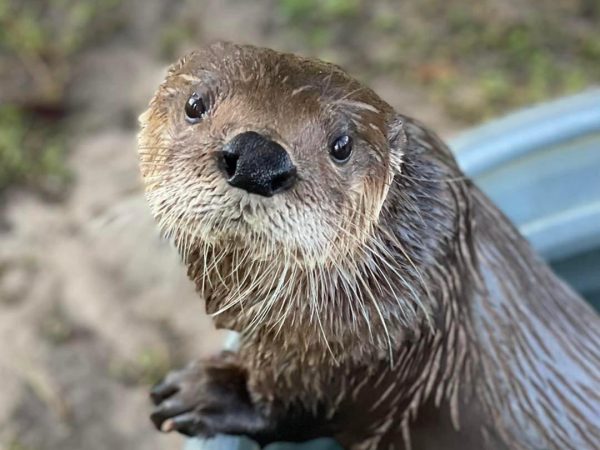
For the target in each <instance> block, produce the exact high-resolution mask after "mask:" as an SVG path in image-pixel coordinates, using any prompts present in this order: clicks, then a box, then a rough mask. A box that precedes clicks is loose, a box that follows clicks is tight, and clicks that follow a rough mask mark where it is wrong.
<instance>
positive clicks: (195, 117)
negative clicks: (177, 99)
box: [185, 93, 208, 123]
mask: <svg viewBox="0 0 600 450" xmlns="http://www.w3.org/2000/svg"><path fill="white" fill-rule="evenodd" d="M207 111H208V108H207V107H206V103H205V102H204V100H203V99H202V97H201V96H200V95H198V94H196V93H194V94H192V96H191V97H190V98H188V101H187V102H186V103H185V118H186V119H187V121H188V122H189V123H198V122H200V119H202V118H203V117H204V116H205V115H206V113H207Z"/></svg>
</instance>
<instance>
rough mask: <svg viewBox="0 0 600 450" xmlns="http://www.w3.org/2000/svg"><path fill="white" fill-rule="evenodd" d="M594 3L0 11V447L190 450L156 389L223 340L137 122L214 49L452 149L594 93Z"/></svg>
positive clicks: (223, 2)
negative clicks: (290, 62)
mask: <svg viewBox="0 0 600 450" xmlns="http://www.w3.org/2000/svg"><path fill="white" fill-rule="evenodd" d="M599 23H600V1H598V0H481V1H478V2H472V1H469V0H462V1H459V0H405V1H392V0H389V1H385V0H378V1H367V0H322V1H317V0H264V1H242V0H195V1H191V0H172V1H160V0H122V1H119V0H105V1H100V0H97V1H91V0H90V1H74V0H46V1H42V0H37V1H36V0H0V383H1V384H0V449H1V450H44V449H61V450H81V449H86V450H100V449H111V450H121V449H131V448H143V449H148V450H153V449H179V448H181V445H182V440H181V438H180V437H178V436H163V435H159V434H158V433H156V432H154V431H153V429H152V427H151V426H150V422H149V420H148V417H147V416H148V413H149V411H150V405H149V402H148V400H147V390H148V387H149V386H150V385H151V384H152V383H154V382H155V381H157V380H158V379H159V378H160V377H161V376H162V375H163V374H164V373H165V371H166V370H168V368H170V367H173V366H179V365H181V364H183V363H184V362H186V361H188V360H190V359H193V358H197V357H198V356H200V355H203V354H207V353H210V352H211V351H213V350H214V349H215V348H216V347H218V346H219V345H220V342H221V339H222V335H221V334H219V333H217V332H215V331H214V330H213V329H212V328H211V326H210V323H209V321H208V320H207V319H206V318H205V316H204V312H203V305H202V303H201V302H200V301H199V300H198V299H197V298H196V297H195V295H194V293H193V289H192V288H191V286H190V284H189V283H188V282H187V280H186V279H185V276H184V270H183V269H182V268H181V267H179V266H178V263H177V257H176V255H174V254H173V252H172V250H171V249H170V247H169V246H168V245H166V244H164V243H162V242H161V241H160V240H159V239H158V237H157V235H156V231H155V227H154V224H153V223H152V220H151V219H150V217H149V215H148V212H147V210H146V207H145V204H144V201H143V198H142V196H141V194H140V182H139V176H138V170H137V158H136V145H135V135H136V131H137V116H138V115H139V114H140V113H141V112H142V111H143V110H144V109H145V107H146V105H147V103H148V100H149V99H150V97H151V95H152V93H153V91H154V90H155V88H156V87H157V85H158V83H159V82H160V81H161V79H162V77H163V76H164V74H165V69H166V66H167V65H168V64H170V63H172V62H174V61H175V60H176V59H177V58H179V57H180V56H182V55H183V54H184V53H185V52H187V51H188V50H190V49H193V48H195V47H198V46H200V45H203V44H205V43H207V42H210V41H212V40H215V39H219V38H221V39H223V38H224V39H228V40H233V41H239V42H246V43H253V44H257V45H263V46H269V47H273V48H275V49H279V50H286V51H293V52H298V53H302V54H304V55H309V56H316V57H319V58H322V59H325V60H329V61H332V62H335V63H337V64H340V65H342V66H343V67H345V68H346V69H347V70H348V71H350V72H351V73H352V74H354V75H356V76H357V77H358V78H359V79H361V80H363V81H365V82H366V83H368V84H369V85H370V86H371V87H373V88H374V89H375V90H376V91H377V92H378V93H379V94H380V95H381V96H383V97H384V98H385V99H386V100H387V101H388V102H389V103H391V104H392V105H393V106H395V107H396V108H397V109H398V110H399V111H401V112H403V113H405V114H408V115H411V116H415V117H417V118H419V119H421V120H422V121H424V122H425V123H427V124H428V125H429V126H431V127H433V128H434V129H435V130H437V131H438V132H439V133H440V134H441V135H442V136H443V137H445V138H448V137H451V136H452V135H455V134H457V133H459V132H460V131H461V130H463V129H465V128H467V127H469V126H472V125H474V124H477V123H480V122H482V121H485V120H487V119H489V118H492V117H495V116H498V115H502V114H503V113H506V112H508V111H511V110H513V109H517V108H519V107H522V106H525V105H529V104H533V103H538V102H541V101H544V100H547V99H550V98H555V97H559V96H562V95H565V94H569V93H575V92H579V91H582V90H584V89H586V88H587V87H590V86H594V85H598V84H600V26H599Z"/></svg>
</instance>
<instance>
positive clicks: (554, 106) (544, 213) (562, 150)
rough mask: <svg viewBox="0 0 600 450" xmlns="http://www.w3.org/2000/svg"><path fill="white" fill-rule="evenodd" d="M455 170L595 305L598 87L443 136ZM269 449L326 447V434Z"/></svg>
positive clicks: (226, 445)
mask: <svg viewBox="0 0 600 450" xmlns="http://www.w3.org/2000/svg"><path fill="white" fill-rule="evenodd" d="M450 146H451V147H452V149H453V150H454V152H455V154H456V157H457V159H458V161H459V163H460V165H461V167H462V168H463V170H464V171H465V172H466V173H467V174H468V175H469V176H471V177H472V178H473V179H474V180H475V181H476V183H477V184H478V185H479V186H480V187H481V188H482V189H483V190H484V191H485V192H486V193H487V194H488V195H489V196H490V197H491V198H492V199H493V200H494V202H495V203H496V204H497V205H498V206H499V207H500V208H501V209H502V210H503V211H504V212H505V213H506V214H507V215H508V216H509V217H510V218H511V220H512V221H513V222H514V223H515V224H517V226H518V227H519V229H520V230H521V232H522V233H523V234H524V235H525V236H526V237H527V238H528V239H529V241H530V242H531V243H532V244H533V246H534V247H535V248H536V249H537V250H538V252H539V253H540V254H541V255H542V256H543V257H544V258H546V259H547V260H548V261H549V262H550V264H551V265H552V266H553V267H554V269H555V270H556V272H557V273H558V274H559V275H560V276H562V277H563V278H564V279H565V280H567V281H568V282H569V283H571V285H572V286H573V287H575V289H577V290H578V291H579V292H580V293H581V294H582V295H583V296H584V297H585V298H586V299H587V300H588V301H590V302H591V303H592V304H593V305H594V306H595V307H596V309H600V89H597V90H591V91H588V92H584V93H583V94H579V95H575V96H572V97H567V98H564V99H561V100H557V101H554V102H550V103H546V104H543V105H540V106H536V107H533V108H529V109H526V110H523V111H520V112H517V113H514V114H511V115H509V116H507V117H505V118H503V119H498V120H495V121H492V122H489V123H488V124H485V125H482V126H480V127H477V128H475V129H473V130H471V131H467V132H466V133H464V134H463V135H461V136H459V137H458V138H457V139H455V140H453V141H452V142H451V143H450ZM257 448H258V447H257V446H256V445H254V444H253V443H252V442H251V441H249V440H247V439H241V438H234V437H229V436H223V437H218V438H216V439H210V440H199V439H190V440H188V441H187V443H186V446H185V450H254V449H257ZM268 448H269V449H270V450H293V449H296V450H299V449H303V450H334V449H336V450H337V449H340V447H339V446H338V445H336V444H335V443H334V442H333V441H331V440H326V439H321V440H318V441H313V442H309V443H305V444H302V445H292V444H273V445H270V446H269V447H268Z"/></svg>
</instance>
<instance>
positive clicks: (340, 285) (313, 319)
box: [139, 43, 600, 450]
mask: <svg viewBox="0 0 600 450" xmlns="http://www.w3.org/2000/svg"><path fill="white" fill-rule="evenodd" d="M199 89H200V90H202V89H206V90H208V91H209V94H207V95H209V96H210V98H211V111H210V113H209V115H208V117H207V118H206V120H205V121H204V122H203V123H201V124H198V125H195V126H190V125H189V124H187V123H186V122H185V120H183V107H182V105H183V104H184V103H185V100H186V99H187V96H189V95H190V94H191V93H192V92H194V91H196V90H199ZM347 129H350V131H351V132H352V133H353V134H354V136H356V144H355V150H354V153H353V157H352V159H351V161H350V163H349V164H348V165H347V166H345V167H337V166H335V164H334V163H332V161H331V160H330V159H329V158H328V156H327V143H328V139H330V138H331V136H333V135H335V133H339V132H340V131H341V130H347ZM247 130H254V131H259V132H262V133H264V134H266V135H268V136H269V137H271V138H272V139H275V140H277V141H278V142H280V143H281V144H282V145H283V146H284V147H285V148H287V149H288V151H289V152H290V154H291V156H292V158H293V160H294V162H295V164H296V165H297V167H298V169H299V175H300V177H301V182H300V183H299V184H298V186H296V187H295V188H294V189H293V190H292V191H291V192H286V193H283V194H278V195H276V196H275V197H273V198H271V199H263V198H257V197H256V196H252V195H248V194H246V193H242V192H236V190H235V189H232V188H231V187H229V186H227V184H226V183H225V182H224V180H223V178H222V176H221V175H220V173H219V172H218V169H217V168H216V164H215V162H214V153H215V152H216V151H217V150H218V149H219V148H220V147H221V146H222V145H223V144H224V143H225V142H227V140H229V139H231V137H233V136H234V135H235V134H237V133H240V132H242V131H247ZM139 147H140V160H141V168H142V174H143V177H144V181H145V184H146V191H147V197H148V200H149V203H150V205H151V208H152V210H153V212H154V214H155V216H156V218H157V220H158V222H159V224H160V226H161V228H162V229H163V231H164V233H165V234H166V235H167V236H169V237H171V238H172V239H173V240H174V242H175V243H176V245H177V247H178V248H179V250H180V252H181V254H182V257H183V259H184V261H185V263H186V265H187V267H188V273H189V275H190V277H191V279H192V280H194V282H195V283H196V285H197V287H198V290H199V292H200V293H201V294H202V295H203V296H204V297H205V299H206V307H207V311H208V312H209V313H211V314H213V315H214V318H215V322H216V324H217V325H218V326H220V327H223V328H229V329H234V330H237V331H239V332H240V333H242V339H241V348H240V352H239V356H238V363H237V364H238V365H239V368H243V373H245V374H247V375H246V377H247V379H246V387H245V388H246V389H247V392H248V395H249V398H250V400H251V402H252V405H253V408H254V409H252V408H250V409H249V411H250V410H252V411H253V412H252V414H257V415H258V416H260V417H261V420H263V421H259V422H260V423H263V422H264V424H266V425H265V427H266V428H268V430H266V429H265V430H263V432H262V434H261V432H257V431H256V430H255V431H247V432H244V431H243V429H242V428H240V429H231V430H227V429H226V430H217V431H218V432H227V431H229V432H238V433H241V434H248V435H250V436H251V437H254V438H255V439H257V440H259V441H261V442H262V443H268V442H270V441H272V440H276V439H288V440H304V439H308V438H311V437H316V436H320V435H330V436H333V437H335V438H336V439H338V441H340V442H341V443H342V444H343V445H344V446H346V447H347V448H351V449H363V448H365V449H366V448H381V449H388V448H394V449H405V448H413V449H420V448H428V449H433V448H444V449H453V448H457V449H458V448H460V449H471V448H472V449H504V448H506V449H509V448H510V449H537V448H556V449H559V448H560V449H578V450H579V449H592V448H596V446H597V443H598V442H600V431H599V429H600V398H599V393H600V379H599V378H600V334H599V333H600V331H599V330H600V321H599V320H598V317H597V315H596V314H595V312H594V311H592V310H591V308H590V307H589V306H588V305H586V304H585V302H584V301H583V300H582V299H580V298H579V297H578V296H577V295H576V294H575V293H574V292H573V291H572V290H571V289H570V288H569V287H567V286H566V285H565V284H564V283H563V282H562V281H560V280H559V279H558V278H557V277H556V276H555V275H554V274H553V273H552V272H551V271H550V269H549V268H548V267H547V266H546V265H545V264H544V263H543V262H542V261H541V260H540V259H539V258H538V257H537V256H536V255H535V254H534V252H533V251H532V250H531V249H530V246H529V244H528V243H527V242H526V241H525V240H524V239H523V238H522V237H521V236H520V234H519V233H518V232H517V231H516V230H515V228H514V227H513V226H512V225H511V224H510V223H509V221H508V220H507V219H506V218H505V217H504V216H503V215H502V214H501V213H500V212H499V211H498V210H497V209H496V207H495V206H494V205H492V204H491V203H490V201H489V200H488V199H487V198H486V197H485V195H483V194H482V193H481V192H480V191H479V190H478V189H477V188H476V187H475V186H474V185H473V184H472V183H471V182H470V181H469V180H468V179H466V178H465V177H464V175H463V174H462V172H461V171H460V170H459V169H458V167H457V166H456V163H455V161H454V159H453V157H452V155H451V154H450V152H449V151H448V149H447V147H446V146H445V145H444V144H443V143H442V142H441V141H440V140H439V139H438V138H437V137H436V136H435V135H434V134H432V133H431V132H429V131H428V130H427V129H426V128H425V127H423V126H422V125H421V124H419V123H417V122H415V121H414V120H412V119H410V118H408V117H404V116H402V115H400V114H397V113H396V112H394V111H393V110H392V108H391V107H389V105H387V104H386V103H385V102H383V101H382V100H381V99H380V98H379V97H377V95H376V94H374V93H373V92H372V91H370V90H369V89H368V88H365V87H363V86H362V85H360V84H359V83H358V82H356V81H355V80H353V79H352V78H350V77H348V76H347V75H346V74H345V73H344V72H343V71H342V70H341V69H339V68H338V67H336V66H332V65H329V64H325V63H322V62H319V61H313V60H308V59H303V58H299V57H296V56H293V55H285V54H280V53H276V52H273V51H271V50H266V49H259V48H254V47H249V46H236V45H233V44H227V43H219V44H215V45H213V46H211V47H208V48H206V49H204V50H201V51H199V52H195V53H193V54H191V55H190V56H188V57H187V58H184V59H183V60H182V61H180V62H179V63H178V64H176V65H175V66H174V67H173V68H172V69H171V71H170V73H169V75H168V77H167V80H166V81H165V83H163V85H162V86H161V87H160V89H159V91H158V93H157V94H156V96H155V98H154V99H153V101H152V103H151V106H150V108H149V110H148V111H147V112H146V113H145V114H144V115H143V117H142V131H141V133H140V139H139ZM208 366H210V364H208ZM249 414H250V413H249ZM258 416H257V417H258ZM253 420H254V419H253ZM248 421H250V419H248ZM252 423H258V422H256V421H253V422H252ZM303 423H304V424H310V425H306V426H302V425H301V424H303ZM203 430H204V429H201V430H200V431H198V432H200V433H203V434H210V433H209V432H208V431H206V430H204V431H203ZM240 430H241V431H240ZM299 430H300V431H299ZM267 431H268V432H267Z"/></svg>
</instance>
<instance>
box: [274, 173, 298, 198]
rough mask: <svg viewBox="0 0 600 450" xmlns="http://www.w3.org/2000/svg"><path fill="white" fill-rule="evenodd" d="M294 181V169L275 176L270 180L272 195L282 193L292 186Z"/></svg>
mask: <svg viewBox="0 0 600 450" xmlns="http://www.w3.org/2000/svg"><path fill="white" fill-rule="evenodd" d="M295 180H296V168H295V167H294V168H292V169H290V170H287V171H285V172H283V173H280V174H277V175H275V176H274V177H273V178H272V180H271V190H272V191H273V193H275V192H280V191H284V190H286V189H288V188H290V187H292V185H293V184H294V181H295Z"/></svg>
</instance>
